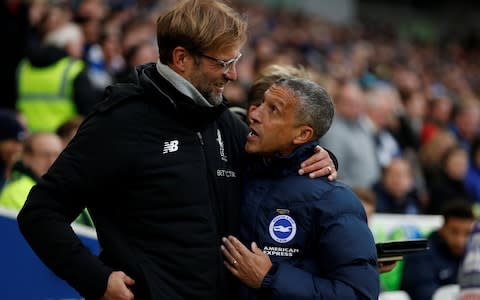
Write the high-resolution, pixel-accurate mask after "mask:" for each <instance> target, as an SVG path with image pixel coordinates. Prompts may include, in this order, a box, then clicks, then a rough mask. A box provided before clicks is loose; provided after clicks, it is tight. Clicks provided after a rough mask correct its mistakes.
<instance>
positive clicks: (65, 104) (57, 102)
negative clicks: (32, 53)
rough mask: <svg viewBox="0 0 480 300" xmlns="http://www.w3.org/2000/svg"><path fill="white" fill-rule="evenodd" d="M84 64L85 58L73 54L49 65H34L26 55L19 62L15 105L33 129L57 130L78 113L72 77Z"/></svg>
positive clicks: (74, 76)
mask: <svg viewBox="0 0 480 300" xmlns="http://www.w3.org/2000/svg"><path fill="white" fill-rule="evenodd" d="M83 68H84V63H83V61H81V60H77V59H73V58H70V57H65V58H62V59H60V60H59V61H58V62H56V63H55V64H53V65H50V66H46V67H35V66H32V64H31V63H30V61H28V60H27V59H24V60H22V61H21V62H20V65H19V67H18V99H17V102H16V107H17V110H18V111H19V112H21V113H22V114H23V115H24V116H25V119H26V121H27V126H28V128H29V129H30V131H32V132H38V131H46V132H55V130H57V128H58V127H59V126H60V125H62V124H63V122H65V121H66V120H68V119H70V118H71V117H73V116H75V115H76V114H77V109H76V105H75V102H74V101H73V81H74V79H75V78H76V77H77V75H78V74H79V73H80V72H81V71H82V70H83Z"/></svg>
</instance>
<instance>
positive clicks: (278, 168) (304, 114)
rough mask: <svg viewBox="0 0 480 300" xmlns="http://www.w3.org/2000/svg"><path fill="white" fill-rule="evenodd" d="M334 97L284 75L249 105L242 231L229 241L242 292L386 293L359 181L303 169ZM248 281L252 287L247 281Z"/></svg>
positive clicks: (227, 253) (261, 295) (229, 259)
mask: <svg viewBox="0 0 480 300" xmlns="http://www.w3.org/2000/svg"><path fill="white" fill-rule="evenodd" d="M333 115H334V107H333V102H332V100H331V97H330V96H329V95H328V93H327V92H326V91H325V90H324V89H323V88H322V87H320V86H319V85H318V84H316V83H314V82H313V81H310V80H308V79H303V78H297V77H289V78H284V79H280V80H279V81H276V82H275V83H274V84H273V85H272V86H271V87H270V88H269V89H268V90H267V91H266V92H265V94H264V98H263V102H262V103H261V105H260V106H258V107H256V108H255V109H253V110H252V111H251V112H249V115H248V118H249V123H250V126H249V129H250V130H249V134H248V138H247V142H246V145H245V149H246V151H247V152H248V153H250V154H260V155H255V156H252V157H251V161H250V162H249V165H248V166H249V167H248V168H247V174H248V176H246V177H245V178H247V179H246V180H245V182H244V202H243V203H242V210H241V222H242V224H241V231H240V238H239V239H237V238H236V237H234V236H228V238H227V237H225V238H224V239H223V243H224V244H223V245H222V246H221V249H222V252H223V254H224V257H225V261H224V263H225V266H226V267H227V269H228V270H229V271H230V272H231V273H232V274H233V275H234V276H236V277H237V278H239V279H240V280H241V281H242V282H243V283H244V284H245V286H246V287H245V289H243V290H242V291H241V294H242V295H241V298H242V299H248V300H253V299H259V300H260V299H378V294H379V273H378V269H377V254H376V248H375V242H374V239H373V236H372V233H371V231H370V229H369V227H368V224H367V217H366V214H365V211H364V209H363V207H362V204H361V202H360V201H359V199H358V198H357V196H356V195H355V193H354V192H353V191H352V190H351V188H350V187H349V186H347V185H345V184H343V183H341V182H338V181H329V180H328V179H327V178H325V177H322V178H318V179H310V178H308V177H306V176H300V175H299V174H298V172H297V169H298V166H299V165H300V163H301V162H302V161H303V160H304V159H305V157H307V156H309V153H311V151H312V149H313V148H314V147H315V146H317V145H318V142H317V141H318V139H319V138H320V137H321V136H322V135H323V134H325V132H326V131H327V130H328V129H329V128H330V125H331V123H332V119H333ZM247 287H248V288H247Z"/></svg>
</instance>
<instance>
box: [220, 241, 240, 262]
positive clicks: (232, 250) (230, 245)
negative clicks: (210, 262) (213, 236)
mask: <svg viewBox="0 0 480 300" xmlns="http://www.w3.org/2000/svg"><path fill="white" fill-rule="evenodd" d="M222 241H223V244H224V246H225V248H227V249H228V252H230V255H231V256H232V257H233V258H235V259H239V258H240V257H241V254H240V253H239V252H238V250H237V248H236V247H235V245H233V243H232V241H231V240H229V239H227V238H222Z"/></svg>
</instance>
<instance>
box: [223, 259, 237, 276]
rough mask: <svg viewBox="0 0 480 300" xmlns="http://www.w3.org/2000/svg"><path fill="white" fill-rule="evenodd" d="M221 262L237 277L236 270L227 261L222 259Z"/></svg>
mask: <svg viewBox="0 0 480 300" xmlns="http://www.w3.org/2000/svg"><path fill="white" fill-rule="evenodd" d="M223 264H224V265H225V267H226V268H227V269H228V270H229V271H230V273H232V274H233V275H235V276H237V277H238V274H239V273H238V270H237V269H235V268H234V267H233V266H232V265H231V264H230V263H229V262H228V261H225V260H224V261H223Z"/></svg>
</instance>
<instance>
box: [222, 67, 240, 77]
mask: <svg viewBox="0 0 480 300" xmlns="http://www.w3.org/2000/svg"><path fill="white" fill-rule="evenodd" d="M224 76H225V78H226V79H228V80H230V81H234V80H237V76H238V74H237V64H232V65H231V66H230V67H229V68H228V69H227V71H226V72H225V73H224Z"/></svg>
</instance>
